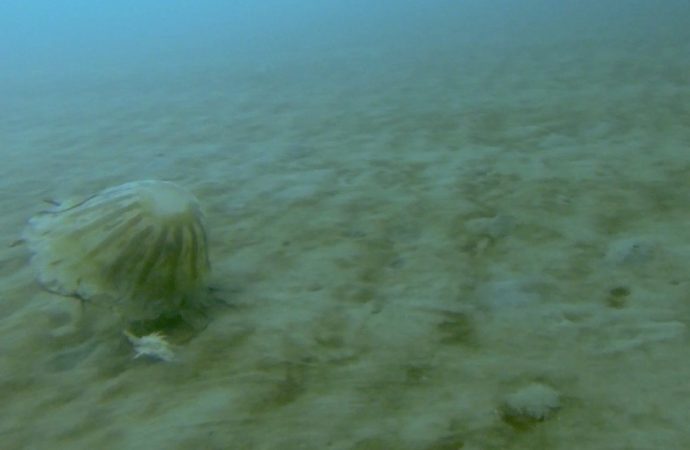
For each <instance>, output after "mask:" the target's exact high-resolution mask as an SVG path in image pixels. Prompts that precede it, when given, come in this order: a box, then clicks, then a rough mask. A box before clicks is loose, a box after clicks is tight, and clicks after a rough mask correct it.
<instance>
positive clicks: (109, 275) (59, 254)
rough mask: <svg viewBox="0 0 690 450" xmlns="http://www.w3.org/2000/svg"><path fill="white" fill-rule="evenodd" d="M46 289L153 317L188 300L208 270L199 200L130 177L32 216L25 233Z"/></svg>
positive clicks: (164, 185)
mask: <svg viewBox="0 0 690 450" xmlns="http://www.w3.org/2000/svg"><path fill="white" fill-rule="evenodd" d="M24 239H25V241H26V242H27V244H28V246H29V249H30V250H31V252H32V257H31V264H32V266H33V267H34V269H35V271H36V276H37V278H38V281H39V282H40V283H41V284H42V285H43V286H44V287H45V288H46V289H48V290H50V291H53V292H56V293H60V294H63V295H72V296H77V297H79V298H82V299H85V300H92V299H96V298H98V299H105V300H107V301H111V302H112V303H113V304H114V305H121V306H122V307H123V309H122V312H123V313H124V314H125V315H126V316H128V317H133V318H153V317H157V316H159V315H161V314H164V313H167V312H174V311H175V310H176V308H179V307H181V306H182V305H183V304H184V303H185V302H190V301H194V297H195V295H197V293H198V292H199V291H200V290H201V289H203V287H204V282H205V279H206V276H207V275H208V273H209V271H210V265H209V258H208V249H207V246H208V242H207V241H208V240H207V235H206V228H205V224H204V217H203V214H202V212H201V208H200V205H199V202H198V201H197V199H196V198H195V197H194V196H193V195H192V194H191V193H189V192H188V191H186V190H185V189H183V188H181V187H179V186H177V185H175V184H173V183H170V182H166V181H153V180H146V181H136V182H131V183H126V184H123V185H120V186H115V187H112V188H109V189H105V190H103V191H101V192H99V193H97V194H94V195H91V196H90V197H87V198H86V199H83V200H81V201H78V202H70V203H65V204H59V205H57V206H55V207H54V208H52V209H50V210H48V211H44V212H42V213H40V214H38V215H37V216H35V217H33V218H32V219H31V220H30V221H29V224H28V226H27V227H26V230H25V232H24Z"/></svg>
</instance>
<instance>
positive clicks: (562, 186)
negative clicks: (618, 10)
mask: <svg viewBox="0 0 690 450" xmlns="http://www.w3.org/2000/svg"><path fill="white" fill-rule="evenodd" d="M689 53H690V48H688V47H687V45H685V46H682V45H681V46H676V47H668V48H666V49H665V51H664V52H661V53H660V52H652V51H649V52H647V53H645V52H644V49H642V50H640V49H636V50H635V52H629V51H626V50H625V49H620V50H617V51H614V50H612V49H607V50H606V51H603V50H600V51H597V50H596V48H591V47H587V46H586V45H584V44H583V45H582V46H581V47H576V48H569V49H568V51H567V52H565V51H563V48H549V47H544V48H532V49H529V50H527V49H524V50H523V51H510V52H506V53H503V54H501V53H500V52H497V53H493V54H485V53H480V52H471V51H468V52H467V53H466V54H463V55H449V54H445V55H444V54H435V55H429V54H426V55H422V56H420V57H419V58H414V57H400V58H396V57H391V58H390V61H389V60H386V58H385V57H384V58H382V57H381V55H377V54H373V53H367V52H359V53H358V52H354V53H353V54H347V55H341V56H340V57H339V56H338V55H334V56H332V57H330V59H319V58H311V59H309V58H307V59H306V60H304V61H302V60H290V62H275V63H271V64H268V63H266V64H247V65H244V66H243V65H239V66H237V67H232V68H223V67H221V66H213V68H207V69H206V70H189V71H188V72H178V73H175V74H174V75H172V74H168V76H164V75H163V74H159V75H155V74H154V75H150V76H149V77H139V78H136V77H135V78H126V77H125V78H118V77H116V76H114V77H111V78H102V79H100V80H99V81H98V82H95V81H91V82H85V83H83V84H79V85H75V84H69V83H66V84H65V83H63V84H60V85H51V84H50V83H46V84H44V85H42V86H41V85H36V86H33V87H25V88H22V89H19V88H16V89H15V88H13V89H12V91H11V95H9V94H8V95H7V96H6V99H7V101H3V106H2V109H3V113H2V114H3V118H2V120H1V121H0V136H1V139H2V141H0V144H1V145H2V156H3V164H2V165H1V166H0V171H1V174H2V177H1V178H0V183H1V187H2V192H3V195H2V196H1V197H0V202H1V206H2V211H3V214H2V216H0V230H1V234H2V236H4V237H5V239H6V245H5V246H4V247H3V248H2V250H1V253H0V271H1V276H2V290H1V294H0V295H1V298H0V317H1V319H0V336H1V339H0V399H1V403H2V408H0V443H1V444H0V448H2V449H3V450H14V449H55V448H60V449H103V450H106V449H117V450H125V449H168V450H174V449H179V450H183V449H241V450H242V449H262V450H263V449H266V450H269V449H270V450H279V449H280V450H292V449H352V450H354V449H358V450H364V449H367V450H374V449H381V450H387V449H397V450H407V449H410V450H417V449H420V450H422V449H424V450H431V449H437V450H450V449H460V448H462V449H465V450H469V449H472V450H480V449H482V450H483V449H574V448H577V449H595V450H601V449H608V450H616V449H621V450H622V449H685V448H690V430H689V429H688V426H687V423H688V411H690V383H689V382H688V377H689V375H690V346H689V345H688V323H689V321H690V297H689V295H690V294H689V292H690V272H689V269H688V267H689V264H688V261H690V226H689V224H690V209H689V208H688V205H689V204H690V128H689V126H688V124H690V90H689V89H688V86H690V77H689V75H688V74H689V73H690V66H689V65H688V61H687V57H686V56H687V54H689ZM56 86H57V87H56ZM149 178H154V179H163V180H169V181H173V182H175V183H177V184H179V185H182V186H184V187H186V188H187V189H189V190H191V191H192V192H193V193H194V194H195V195H196V196H197V197H198V198H199V199H200V201H201V203H202V204H203V206H204V208H205V212H206V216H207V220H208V224H209V232H210V236H211V241H210V251H211V259H212V263H213V280H212V283H213V285H214V287H215V288H216V289H217V290H218V292H219V295H222V296H223V297H224V299H225V300H227V303H228V306H227V307H219V308H216V309H214V310H213V317H212V318H211V320H210V323H209V324H208V326H207V327H206V328H205V329H203V330H202V331H201V332H199V333H198V334H197V335H195V336H194V338H193V339H191V340H189V341H187V342H185V343H184V344H182V345H179V346H178V347H177V348H176V349H175V350H176V353H177V361H175V362H173V363H170V364H166V363H161V362H153V361H149V360H146V359H142V358H139V359H133V351H132V348H131V346H130V345H129V344H128V342H127V340H126V339H125V337H124V336H123V335H122V334H121V331H122V330H121V329H119V328H118V327H117V326H116V325H115V322H114V320H112V318H111V315H110V314H109V311H108V310H107V309H103V308H98V307H95V306H91V305H88V304H87V305H85V307H83V308H82V306H81V305H80V303H79V302H78V301H77V300H75V299H71V298H64V297H60V296H57V295H54V294H51V293H49V292H45V291H44V290H42V289H41V288H40V287H39V286H38V285H37V284H36V283H35V281H34V279H33V273H32V270H31V268H30V267H29V265H28V255H27V251H26V248H25V247H24V246H22V245H21V244H19V245H11V244H13V243H14V241H15V239H18V238H19V237H20V235H21V230H22V228H23V226H24V224H25V223H26V221H27V219H28V218H29V217H31V216H32V215H33V214H35V213H36V212H38V211H40V210H41V209H43V205H42V201H43V200H44V199H48V198H58V199H59V198H67V197H71V196H81V195H86V194H90V193H92V192H96V191H98V190H100V189H103V188H105V187H108V186H112V185H116V184H119V183H124V182H127V181H131V180H137V179H149ZM85 318H86V320H85Z"/></svg>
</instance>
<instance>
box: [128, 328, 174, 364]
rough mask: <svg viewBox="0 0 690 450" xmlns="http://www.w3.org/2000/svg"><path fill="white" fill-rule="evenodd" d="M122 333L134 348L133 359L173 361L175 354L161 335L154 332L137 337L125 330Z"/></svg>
mask: <svg viewBox="0 0 690 450" xmlns="http://www.w3.org/2000/svg"><path fill="white" fill-rule="evenodd" d="M123 333H124V335H125V336H126V337H127V339H128V340H129V342H130V343H131V344H132V346H134V351H135V352H136V354H135V355H134V358H135V359H136V358H139V357H140V356H143V357H144V358H148V359H152V360H156V361H164V362H171V361H174V360H175V353H174V352H173V350H172V347H171V346H170V343H169V342H168V341H167V340H166V339H165V336H164V335H163V334H162V333H158V332H155V333H151V334H147V335H144V336H141V337H137V336H136V335H134V334H132V333H131V332H129V331H127V330H125V331H123Z"/></svg>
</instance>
